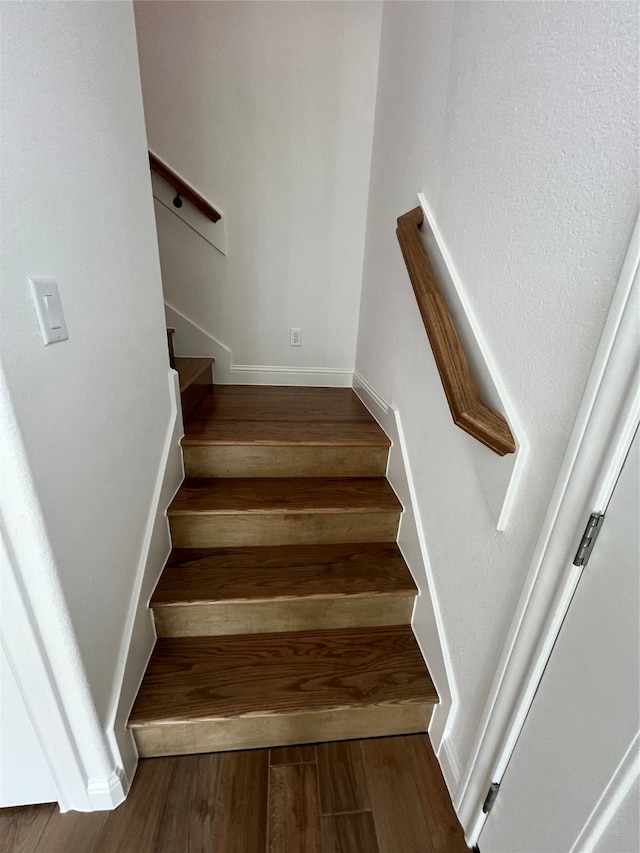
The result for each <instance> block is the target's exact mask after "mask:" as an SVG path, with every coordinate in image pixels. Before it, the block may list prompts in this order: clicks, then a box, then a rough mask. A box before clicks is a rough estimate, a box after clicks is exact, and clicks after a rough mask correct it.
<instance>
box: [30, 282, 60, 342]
mask: <svg viewBox="0 0 640 853" xmlns="http://www.w3.org/2000/svg"><path fill="white" fill-rule="evenodd" d="M29 286H30V288H31V297H32V299H33V304H34V305H35V307H36V314H37V315H38V324H39V325H40V332H41V333H42V340H43V341H44V343H45V346H47V344H55V343H58V341H66V340H67V339H68V338H69V334H68V332H67V324H66V322H65V319H64V314H63V313H62V302H61V301H60V292H59V291H58V283H57V281H55V279H53V278H30V279H29Z"/></svg>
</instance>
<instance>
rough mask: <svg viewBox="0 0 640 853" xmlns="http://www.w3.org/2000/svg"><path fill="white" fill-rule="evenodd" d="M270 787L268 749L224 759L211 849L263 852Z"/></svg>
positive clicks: (224, 757)
mask: <svg viewBox="0 0 640 853" xmlns="http://www.w3.org/2000/svg"><path fill="white" fill-rule="evenodd" d="M268 784H269V753H268V752H267V751H266V750H265V751H262V752H258V751H254V752H237V753H233V754H229V755H222V756H220V782H219V785H218V797H217V801H216V810H215V819H214V833H213V835H214V838H213V844H212V845H211V847H210V848H207V849H210V850H211V851H212V853H213V851H216V853H217V851H220V853H263V851H264V850H265V847H266V843H267V796H268V794H267V792H268ZM175 853H178V851H177V850H176V851H175ZM180 853H182V851H180Z"/></svg>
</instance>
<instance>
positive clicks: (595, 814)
mask: <svg viewBox="0 0 640 853" xmlns="http://www.w3.org/2000/svg"><path fill="white" fill-rule="evenodd" d="M639 749H640V732H639V733H637V734H636V736H635V737H634V739H633V740H632V741H631V743H630V744H629V748H628V749H627V751H626V752H625V754H624V755H623V756H622V759H621V761H620V764H618V766H617V767H616V769H615V771H614V774H613V776H612V777H611V779H610V780H609V784H608V785H607V787H606V788H605V789H604V791H603V792H602V794H601V796H600V799H599V800H598V802H597V803H596V804H595V806H594V808H593V811H592V812H591V814H590V815H589V817H588V818H587V820H586V821H585V824H584V826H583V827H582V830H581V831H580V834H579V835H578V837H577V838H576V840H575V841H574V843H573V846H572V847H571V850H570V851H569V853H589V851H591V850H593V848H594V847H595V845H596V844H597V842H598V840H599V839H600V836H601V835H602V833H603V832H604V831H605V829H606V828H607V826H608V825H609V823H610V821H611V820H612V818H613V816H614V815H615V813H616V811H617V810H618V807H619V806H620V804H621V803H622V801H623V800H624V798H625V797H626V796H627V794H628V793H629V791H630V790H631V788H632V786H633V784H634V783H635V781H636V779H637V778H638V776H639V775H640V755H639V754H638V750H639Z"/></svg>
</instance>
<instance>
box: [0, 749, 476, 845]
mask: <svg viewBox="0 0 640 853" xmlns="http://www.w3.org/2000/svg"><path fill="white" fill-rule="evenodd" d="M333 746H335V744H322V745H321V747H320V748H321V749H323V748H327V751H326V755H327V756H329V755H331V754H333V750H332V747H333ZM360 748H361V751H362V755H363V763H364V765H365V776H367V775H368V771H369V772H370V771H373V772H374V773H375V777H374V779H373V786H374V787H375V791H374V793H373V795H372V796H369V803H370V806H371V810H366V811H360V812H348V813H340V814H336V815H325V816H322V817H321V819H320V824H321V832H322V844H323V848H322V849H323V853H412V851H413V850H420V851H421V853H422V851H437V853H463V852H464V851H466V850H467V848H466V847H465V845H464V839H463V836H462V830H461V828H460V826H459V824H458V821H457V819H456V815H455V812H454V810H453V806H452V805H451V801H450V798H449V795H448V792H447V789H446V786H445V784H444V780H443V778H442V774H441V772H440V768H439V766H438V762H437V760H436V758H435V756H434V755H433V751H432V749H431V746H430V743H429V739H428V737H427V736H426V735H411V736H408V737H393V738H384V739H382V740H379V741H375V742H370V741H360ZM371 753H373V754H374V760H373V762H372V764H371V766H369V767H368V763H369V760H370V757H371ZM315 755H316V752H315V747H313V746H311V747H305V746H299V745H296V746H292V747H291V748H287V749H279V750H272V751H268V750H262V751H259V750H252V751H249V752H246V751H245V752H230V753H225V754H224V755H207V756H187V757H180V758H178V759H175V758H170V759H162V758H160V759H154V760H152V761H146V760H144V759H142V760H141V761H140V764H139V766H138V773H137V776H136V778H135V779H134V782H133V786H132V788H131V791H130V793H129V798H128V800H127V803H129V804H130V805H128V806H127V803H125V804H123V805H122V806H120V807H118V809H116V810H115V811H112V812H92V813H79V812H68V813H67V814H64V815H63V814H60V813H59V812H58V811H57V808H56V807H54V806H52V805H42V806H27V807H24V808H19V809H3V810H0V850H2V851H3V853H4V851H7V853H95V852H96V849H97V848H99V849H102V850H105V849H109V848H108V839H111V842H113V841H114V839H115V841H116V842H117V841H118V839H124V844H123V846H121V847H120V846H118V847H113V848H110V853H111V851H118V853H120V851H121V850H123V851H125V853H127V851H132V849H133V848H132V846H131V844H132V843H133V841H132V842H130V841H129V840H128V835H127V826H129V827H130V828H132V829H133V840H136V839H137V841H138V846H137V847H136V848H135V851H136V853H205V851H211V853H264V851H265V849H266V845H267V843H268V840H267V820H268V818H267V815H268V797H269V781H268V774H269V764H271V768H272V770H273V769H276V770H277V769H278V768H280V769H283V768H285V767H287V768H291V767H295V766H296V765H297V766H304V767H306V768H308V769H310V770H311V771H312V772H315V769H316V766H315V763H314V760H313V759H314V757H315ZM281 759H282V760H281ZM339 765H340V767H341V768H342V769H343V770H344V771H345V772H347V774H351V773H352V769H351V768H350V766H349V762H345V761H344V760H340V761H339ZM305 775H306V777H307V778H306V779H301V778H300V777H299V774H297V773H286V774H281V775H280V777H279V778H276V783H277V784H280V785H281V786H282V788H281V790H278V791H276V796H277V797H279V801H280V803H282V802H283V801H287V800H289V801H291V802H293V803H294V808H295V809H297V810H298V813H299V814H300V813H305V812H306V813H307V814H308V815H310V816H313V815H317V812H318V794H317V792H316V790H315V789H314V786H313V784H311V775H310V773H309V770H307V771H306V774H305ZM331 778H332V780H334V784H336V785H337V787H338V788H339V789H345V788H348V787H349V783H348V782H347V783H345V782H343V781H342V779H341V774H340V771H339V769H338V768H336V769H335V770H333V771H332V774H331ZM167 779H168V784H165V781H166V780H167ZM300 782H302V785H301V784H300ZM305 782H306V785H305ZM366 784H367V787H368V786H369V784H370V782H369V780H368V779H367V782H366ZM306 786H308V788H307V793H305V790H304V789H305V787H306ZM301 795H302V796H301ZM407 796H409V797H410V803H409V807H407V803H406V798H407ZM136 811H142V812H145V815H142V816H139V819H140V820H143V821H144V826H145V827H146V831H145V833H144V834H143V835H140V833H139V831H138V830H136V828H135V826H132V825H131V820H132V815H134V813H135V812H136ZM147 815H150V816H151V819H150V820H147ZM285 820H287V821H288V818H285ZM297 820H298V818H297V817H295V816H294V819H293V820H292V821H291V822H290V823H288V826H289V838H288V839H287V840H286V842H284V843H293V842H294V840H295V839H297V840H298V842H299V847H298V848H297V849H296V853H307V850H306V848H305V846H304V841H303V842H300V834H299V830H296V821H297ZM376 822H377V823H378V825H379V826H380V827H381V829H382V835H381V837H380V840H378V837H377V835H376V832H375V823H376ZM305 823H306V821H303V825H304V824H305ZM116 825H117V826H118V827H119V830H118V832H117V833H114V826H116ZM284 825H285V824H284V823H282V824H281V826H284ZM316 826H317V825H316ZM105 833H107V841H105V839H104V838H103V836H104V835H105ZM407 839H409V846H403V845H404V844H405V841H406V840H407ZM294 849H295V848H294Z"/></svg>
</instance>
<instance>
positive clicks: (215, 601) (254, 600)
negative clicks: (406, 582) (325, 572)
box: [150, 587, 417, 610]
mask: <svg viewBox="0 0 640 853" xmlns="http://www.w3.org/2000/svg"><path fill="white" fill-rule="evenodd" d="M416 594H417V589H416V588H415V587H413V588H411V587H402V588H398V589H395V590H385V591H377V590H371V591H370V592H339V593H336V592H333V593H331V592H329V593H309V594H308V595H304V594H302V595H301V594H297V595H294V594H291V595H283V594H280V595H271V596H253V597H244V598H240V597H239V596H238V597H235V598H198V599H192V598H190V599H178V598H177V599H175V600H172V601H155V600H154V598H153V597H152V598H151V603H150V607H151V609H152V610H158V609H160V608H165V607H167V608H168V607H192V606H196V607H197V606H198V605H223V604H272V603H275V602H281V601H331V600H337V599H339V600H344V599H346V598H398V597H401V598H411V597H415V596H416Z"/></svg>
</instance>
